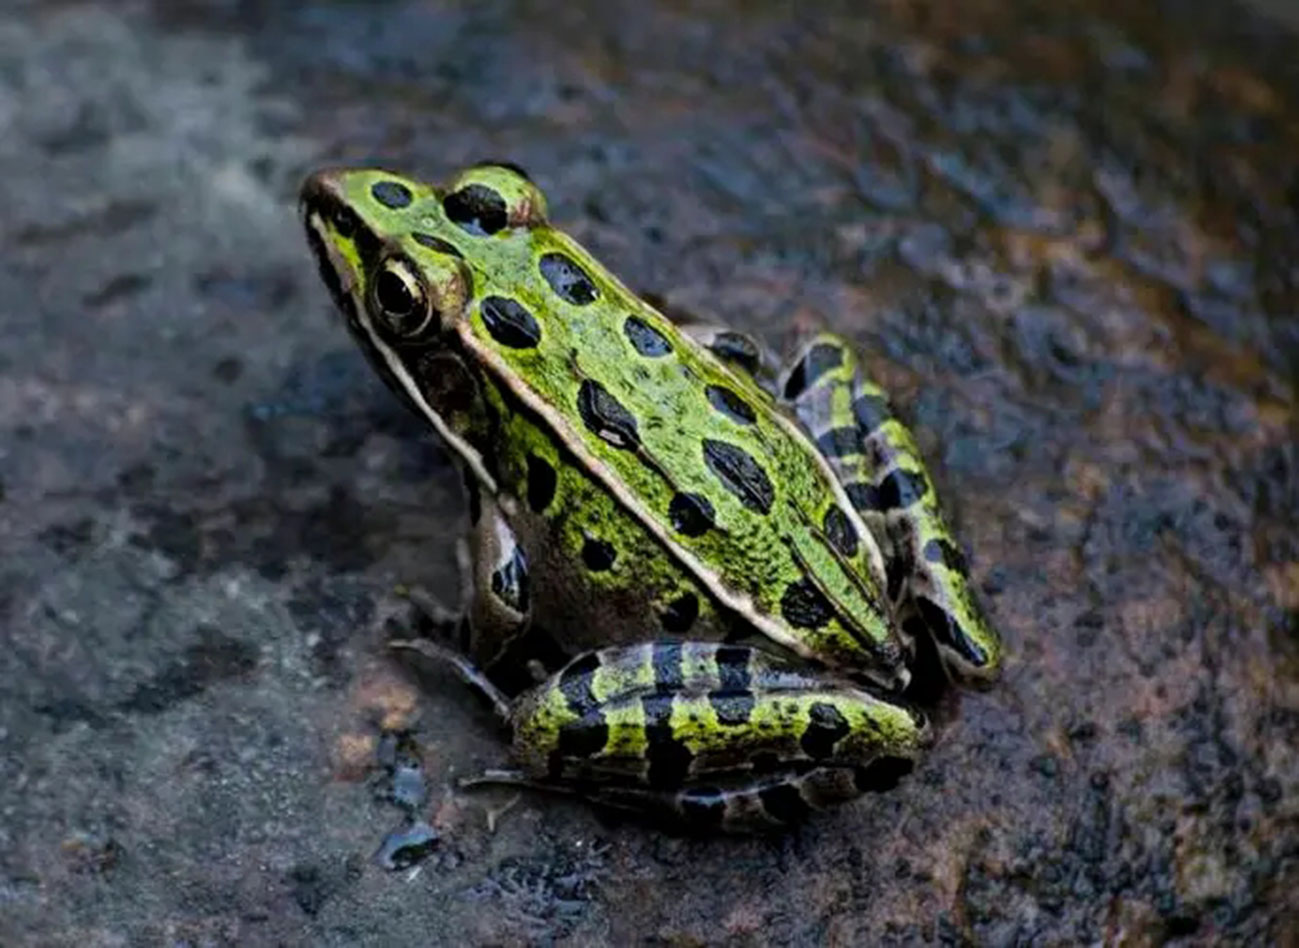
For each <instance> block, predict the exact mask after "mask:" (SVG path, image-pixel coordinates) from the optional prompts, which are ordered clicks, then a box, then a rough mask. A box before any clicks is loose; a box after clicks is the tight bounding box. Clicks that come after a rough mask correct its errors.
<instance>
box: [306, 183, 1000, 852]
mask: <svg viewBox="0 0 1299 948" xmlns="http://www.w3.org/2000/svg"><path fill="white" fill-rule="evenodd" d="M299 207H300V214H301V218H302V221H303V224H304V229H305V232H306V236H307V241H308V244H309V245H310V248H311V251H312V253H313V256H314V258H315V261H316V263H317V266H318V269H319V271H320V275H321V278H322V280H323V282H324V284H325V286H326V287H327V288H328V290H329V293H330V295H331V296H332V298H333V301H334V303H335V305H336V307H337V309H338V310H339V311H340V312H341V313H342V315H343V318H344V322H345V323H346V325H347V327H348V329H349V330H350V333H351V335H352V336H353V337H354V339H355V341H356V343H357V344H358V345H359V347H360V348H361V349H362V350H363V351H364V353H365V355H366V357H367V358H368V361H369V363H370V364H371V366H372V367H373V368H374V370H375V371H376V372H377V373H378V374H379V375H380V376H381V377H382V378H383V379H384V380H385V382H387V384H388V385H389V387H390V388H391V389H392V390H393V391H394V392H395V393H396V394H397V395H398V396H399V398H400V399H401V400H402V401H403V402H405V404H406V405H407V406H408V407H409V408H410V409H412V410H413V411H414V412H415V414H416V415H417V416H418V417H419V418H420V419H422V421H423V422H424V423H426V424H427V426H428V428H430V429H432V431H433V432H434V433H435V434H436V435H437V436H438V437H439V438H440V439H441V441H442V443H443V444H444V445H445V447H446V448H447V450H448V452H449V453H450V455H451V456H452V458H453V459H454V460H455V461H456V462H457V463H458V465H459V467H460V469H461V471H462V473H463V480H464V485H465V494H466V499H467V507H468V514H469V530H468V534H467V537H466V538H465V539H466V542H465V544H464V549H465V552H466V555H465V559H466V563H465V569H466V570H467V577H466V579H467V587H468V588H467V593H466V595H465V597H464V598H465V601H464V602H463V603H462V604H461V606H460V609H459V610H457V611H456V614H457V615H458V616H459V624H458V626H457V627H458V629H459V630H460V632H459V634H460V641H459V642H458V644H455V645H450V644H447V643H446V642H445V641H435V640H434V639H433V638H432V637H424V638H418V639H416V638H405V639H399V640H397V641H396V642H394V643H393V644H394V647H398V648H405V649H410V650H414V651H416V652H420V653H422V654H423V655H426V656H431V657H433V658H435V659H438V660H440V661H446V662H449V663H450V664H451V666H452V667H453V668H454V669H455V670H456V671H457V672H458V673H459V674H460V676H461V677H462V678H463V679H464V680H465V681H466V682H468V683H469V684H471V685H472V686H474V688H476V689H477V690H478V691H479V692H481V693H482V695H484V696H485V697H486V698H487V700H488V701H489V702H490V704H491V705H492V707H493V708H494V709H495V711H496V713H497V714H498V715H499V717H500V719H501V721H502V722H503V724H504V726H505V728H506V729H507V730H508V732H509V735H510V738H509V740H510V756H511V758H512V764H513V766H511V767H507V768H497V769H492V770H488V771H486V772H484V773H483V774H482V775H480V776H479V777H477V778H473V779H471V780H469V781H466V782H465V783H466V784H481V783H492V784H518V785H523V786H528V787H536V788H540V789H544V790H552V791H557V792H563V793H569V794H573V795H576V796H579V797H582V798H584V799H586V800H589V801H592V802H593V803H595V804H600V805H604V806H608V807H614V808H617V809H620V810H623V811H630V812H634V813H639V814H644V815H649V816H653V817H655V818H659V819H662V820H665V821H667V822H669V823H670V824H672V825H674V826H684V827H688V828H690V829H703V830H711V829H719V830H723V831H737V832H749V831H761V830H765V829H776V830H779V829H785V828H788V827H791V826H794V825H797V824H799V823H801V822H802V821H803V820H804V819H806V818H807V817H808V815H809V814H812V813H815V812H818V811H821V810H826V809H830V808H832V807H836V806H838V805H840V804H842V803H846V802H848V801H850V800H854V799H856V798H858V797H860V796H861V795H862V794H864V793H867V792H884V791H888V790H892V789H893V788H894V787H896V786H897V784H898V783H899V781H900V780H901V779H902V778H903V777H904V776H905V775H906V774H908V773H910V772H911V771H912V770H913V769H914V767H915V766H916V764H917V762H918V760H919V759H920V758H921V756H922V755H923V753H924V752H925V751H926V750H927V749H928V748H929V747H930V746H931V745H932V743H933V741H934V726H933V724H932V723H931V721H930V720H929V715H928V714H926V713H925V710H924V709H922V708H921V707H920V706H919V705H918V703H917V702H915V701H912V700H910V699H909V698H908V697H907V693H908V689H909V687H910V686H911V685H912V684H914V682H913V671H914V670H915V669H917V668H920V669H924V668H926V667H928V668H929V669H930V670H929V672H928V674H929V676H930V677H935V676H936V677H942V678H944V679H946V680H949V681H954V682H969V683H972V684H974V685H977V686H985V687H986V686H987V685H989V684H990V683H991V682H993V681H994V680H995V679H996V676H997V674H998V671H999V669H1000V666H1001V662H1002V647H1001V643H1000V638H999V636H998V634H997V633H996V631H995V630H994V629H993V627H992V626H991V624H990V623H989V622H988V620H987V619H986V617H985V616H984V613H983V611H982V609H981V607H980V604H979V602H978V599H977V597H976V594H975V590H974V588H973V583H972V581H971V579H970V574H969V570H968V566H967V563H966V559H965V556H964V554H963V552H962V550H961V547H960V545H959V543H958V542H957V540H956V538H955V536H954V534H953V532H952V530H951V528H950V527H949V525H948V520H947V518H946V516H945V514H944V512H943V509H942V507H941V505H940V504H939V501H938V498H937V496H936V492H935V487H934V482H933V478H932V477H931V475H930V473H929V472H928V469H927V468H926V466H925V464H924V462H923V460H922V458H921V454H920V450H919V447H918V445H917V442H916V439H915V437H914V436H913V435H912V433H911V432H910V430H909V429H908V428H907V427H906V426H905V425H904V424H903V422H902V421H900V420H899V418H898V416H897V414H896V413H895V412H894V410H893V409H892V407H891V403H890V400H889V398H888V395H887V393H886V392H885V391H884V389H883V388H882V387H880V386H879V385H877V384H875V382H873V381H872V380H871V378H870V377H869V375H868V373H867V372H866V370H865V367H864V361H863V359H862V357H861V355H860V354H859V353H858V352H857V351H856V350H855V349H854V347H853V346H852V345H851V344H850V343H849V342H848V341H847V340H846V339H844V338H842V337H840V336H837V335H834V334H832V333H829V332H817V333H812V334H809V335H806V336H805V337H804V338H802V339H801V340H800V341H799V343H798V344H797V345H796V346H795V347H794V351H793V352H792V353H791V355H790V356H789V357H788V358H786V359H784V360H783V361H782V360H780V359H778V358H777V357H776V356H775V355H774V354H773V353H772V351H771V350H770V349H769V348H768V347H767V346H765V345H764V344H762V343H761V342H760V341H759V340H758V339H756V338H754V337H753V336H751V335H749V334H747V333H744V332H741V331H739V330H736V329H733V328H730V327H727V326H726V325H724V324H721V323H719V322H717V321H716V320H709V319H698V318H695V317H689V316H681V315H680V314H669V313H667V312H666V310H667V309H668V308H667V307H666V306H664V305H662V303H661V302H659V301H657V300H655V299H653V298H652V297H650V296H648V295H644V294H637V293H635V292H633V291H632V290H630V289H629V288H628V287H627V286H626V285H625V284H624V283H622V282H621V281H620V280H619V279H618V278H617V277H616V276H614V275H613V274H612V273H611V272H610V271H609V270H608V269H606V268H605V267H604V266H602V265H601V264H600V263H599V262H598V260H597V259H596V258H595V257H594V256H593V255H592V254H591V253H590V252H589V251H588V250H586V249H585V248H584V247H583V246H581V245H580V244H579V243H578V242H577V241H576V240H575V239H574V238H573V237H571V236H569V235H568V234H567V233H565V232H564V231H563V230H561V229H559V228H557V227H555V226H552V224H551V223H550V221H549V216H548V204H547V200H546V197H545V195H544V193H543V192H542V190H541V189H540V188H539V187H538V185H537V184H536V183H534V181H533V180H532V178H531V177H529V176H528V174H527V173H526V172H524V171H523V170H522V169H521V168H519V167H518V166H517V165H514V164H510V163H503V162H485V163H480V164H477V165H473V166H471V167H468V168H465V169H463V170H461V171H459V172H457V173H455V174H454V175H452V176H451V177H450V178H449V179H448V180H446V181H445V182H444V183H441V184H436V183H430V182H427V181H424V180H421V179H419V178H416V177H412V176H408V175H405V174H401V173H397V172H393V171H389V170H386V169H383V168H328V169H322V170H319V171H316V172H315V173H313V174H311V175H310V176H309V177H308V178H307V179H306V181H305V182H304V184H303V185H302V188H301V192H300V200H299ZM656 303H658V305H656ZM536 630H545V633H546V634H547V635H548V636H549V637H550V638H551V640H553V641H556V642H559V643H562V646H563V651H562V661H558V662H554V663H552V665H553V667H548V666H546V665H545V664H544V663H542V662H541V661H539V660H537V659H535V658H533V659H529V660H528V661H527V663H526V666H527V671H528V674H527V675H526V676H525V678H526V680H525V682H524V684H523V685H522V687H520V688H518V689H515V690H513V691H511V690H508V689H506V688H505V687H503V686H502V685H500V684H498V681H499V680H500V678H501V675H500V674H498V672H499V670H500V669H501V667H502V666H506V667H507V668H508V670H512V671H515V672H517V671H519V667H520V665H521V664H523V660H522V659H519V658H515V657H512V656H513V655H515V654H516V652H517V646H518V643H520V642H522V641H526V640H527V639H528V637H529V636H530V635H531V634H532V633H533V632H535V631H536ZM922 652H924V653H925V654H928V655H930V656H934V657H936V659H937V660H936V661H933V662H930V663H928V665H926V663H924V662H921V661H920V660H919V659H918V656H919V655H920V654H921V653H922ZM935 668H936V669H937V670H936V671H935V670H934V669H935Z"/></svg>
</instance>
